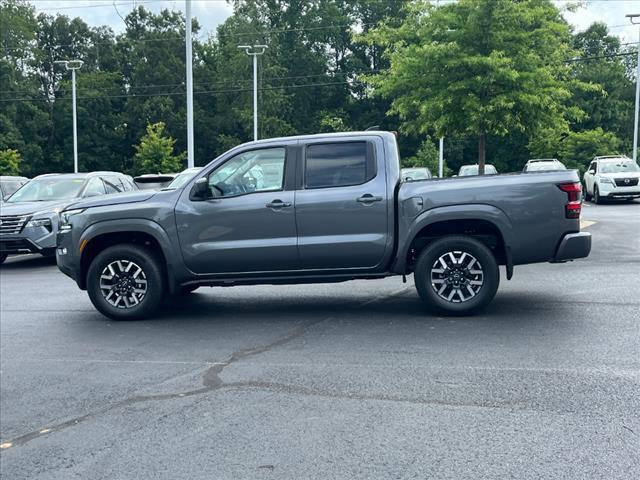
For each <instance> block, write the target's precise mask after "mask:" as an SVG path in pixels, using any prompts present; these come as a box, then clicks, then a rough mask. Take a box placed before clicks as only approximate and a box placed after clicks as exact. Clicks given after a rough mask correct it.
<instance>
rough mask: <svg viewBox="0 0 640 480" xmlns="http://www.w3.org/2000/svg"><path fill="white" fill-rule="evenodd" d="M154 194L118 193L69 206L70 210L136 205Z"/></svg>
mask: <svg viewBox="0 0 640 480" xmlns="http://www.w3.org/2000/svg"><path fill="white" fill-rule="evenodd" d="M156 193H158V192H154V191H152V190H143V191H140V190H139V191H137V192H127V193H118V194H116V195H100V196H98V197H91V198H86V199H84V200H80V201H78V202H74V203H73V204H70V205H69V206H68V207H67V209H70V208H90V207H106V206H108V205H121V204H123V203H136V202H144V201H145V200H149V199H150V198H151V197H153V196H154V195H155V194H156Z"/></svg>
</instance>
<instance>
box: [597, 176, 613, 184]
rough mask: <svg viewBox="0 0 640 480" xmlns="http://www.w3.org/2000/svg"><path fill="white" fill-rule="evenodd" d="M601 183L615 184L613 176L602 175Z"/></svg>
mask: <svg viewBox="0 0 640 480" xmlns="http://www.w3.org/2000/svg"><path fill="white" fill-rule="evenodd" d="M600 183H610V184H611V185H613V178H609V177H600Z"/></svg>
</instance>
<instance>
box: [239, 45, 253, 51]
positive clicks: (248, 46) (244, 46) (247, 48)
mask: <svg viewBox="0 0 640 480" xmlns="http://www.w3.org/2000/svg"><path fill="white" fill-rule="evenodd" d="M238 48H240V49H242V50H249V49H250V48H251V45H238Z"/></svg>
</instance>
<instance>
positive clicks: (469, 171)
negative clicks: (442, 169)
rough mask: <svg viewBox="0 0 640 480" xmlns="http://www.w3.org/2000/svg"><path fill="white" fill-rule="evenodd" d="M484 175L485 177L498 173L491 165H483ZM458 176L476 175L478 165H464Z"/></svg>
mask: <svg viewBox="0 0 640 480" xmlns="http://www.w3.org/2000/svg"><path fill="white" fill-rule="evenodd" d="M484 173H485V175H495V174H496V173H498V171H497V170H496V167H494V166H493V165H485V166H484ZM458 175H461V176H466V175H478V165H465V166H464V167H462V168H460V173H459V174H458Z"/></svg>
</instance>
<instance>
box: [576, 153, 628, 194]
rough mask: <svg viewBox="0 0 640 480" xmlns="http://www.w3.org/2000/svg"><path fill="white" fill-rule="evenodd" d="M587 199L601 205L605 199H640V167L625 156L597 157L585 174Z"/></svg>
mask: <svg viewBox="0 0 640 480" xmlns="http://www.w3.org/2000/svg"><path fill="white" fill-rule="evenodd" d="M583 178H584V185H585V192H584V194H585V198H586V199H587V200H591V199H593V201H594V202H595V203H601V202H602V200H603V199H605V198H606V199H610V198H623V199H626V200H633V199H634V198H638V197H640V185H638V182H639V181H640V167H639V166H638V164H637V163H636V162H634V161H633V160H631V159H630V158H628V157H625V156H623V155H611V156H606V157H595V158H594V159H593V161H592V162H591V164H590V165H589V168H588V169H587V171H586V172H585V174H584V177H583Z"/></svg>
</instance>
